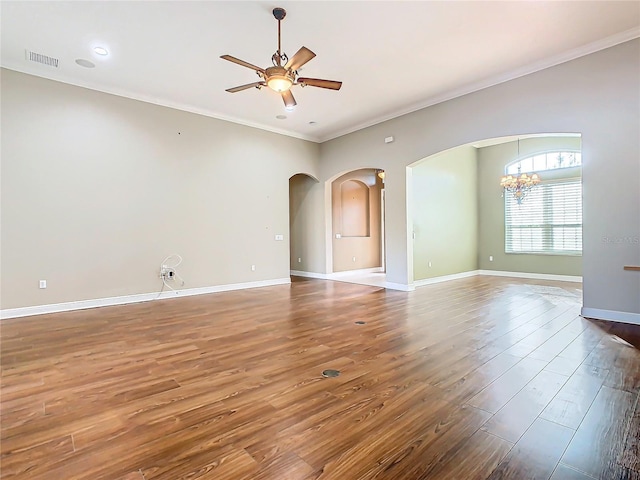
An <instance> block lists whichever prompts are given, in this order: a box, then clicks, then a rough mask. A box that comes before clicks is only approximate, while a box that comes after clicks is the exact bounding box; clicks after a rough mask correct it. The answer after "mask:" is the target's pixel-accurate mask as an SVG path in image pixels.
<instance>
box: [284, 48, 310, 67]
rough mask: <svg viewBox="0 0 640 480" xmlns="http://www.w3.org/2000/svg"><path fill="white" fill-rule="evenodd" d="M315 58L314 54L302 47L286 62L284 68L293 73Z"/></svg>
mask: <svg viewBox="0 0 640 480" xmlns="http://www.w3.org/2000/svg"><path fill="white" fill-rule="evenodd" d="M315 56H316V54H315V53H313V52H312V51H311V50H309V49H308V48H307V47H302V48H300V50H298V51H297V52H296V54H295V55H294V56H293V57H291V60H289V61H288V62H287V64H286V65H285V66H284V68H286V69H287V70H291V71H292V72H295V71H296V70H298V69H299V68H300V67H301V66H303V65H304V64H305V63H307V62H308V61H309V60H311V59H312V58H313V57H315Z"/></svg>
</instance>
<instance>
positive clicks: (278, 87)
mask: <svg viewBox="0 0 640 480" xmlns="http://www.w3.org/2000/svg"><path fill="white" fill-rule="evenodd" d="M267 85H268V86H269V88H270V89H271V90H274V91H276V92H278V93H282V92H286V91H287V90H289V89H290V88H291V85H293V82H292V81H291V79H289V78H287V77H286V76H284V75H282V76H281V75H274V76H273V77H269V80H267Z"/></svg>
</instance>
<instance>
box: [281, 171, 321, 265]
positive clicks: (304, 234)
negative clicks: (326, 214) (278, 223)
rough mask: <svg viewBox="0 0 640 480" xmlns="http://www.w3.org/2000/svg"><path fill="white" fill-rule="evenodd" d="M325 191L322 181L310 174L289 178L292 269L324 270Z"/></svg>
mask: <svg viewBox="0 0 640 480" xmlns="http://www.w3.org/2000/svg"><path fill="white" fill-rule="evenodd" d="M323 193H324V192H323V190H322V188H321V185H320V184H319V183H318V181H317V180H316V179H315V178H311V177H309V176H308V175H302V174H298V175H294V176H293V177H291V179H290V180H289V235H290V256H291V258H290V266H291V270H298V271H303V272H315V273H324V261H323V260H324V245H325V244H324V222H323V216H322V214H321V211H322V208H323V205H324V203H323V202H324V198H323ZM298 259H300V261H298Z"/></svg>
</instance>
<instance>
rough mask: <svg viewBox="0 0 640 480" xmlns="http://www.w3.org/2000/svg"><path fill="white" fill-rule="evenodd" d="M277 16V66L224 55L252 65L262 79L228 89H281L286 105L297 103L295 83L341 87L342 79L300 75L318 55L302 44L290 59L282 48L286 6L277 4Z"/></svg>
mask: <svg viewBox="0 0 640 480" xmlns="http://www.w3.org/2000/svg"><path fill="white" fill-rule="evenodd" d="M272 13H273V17H274V18H275V19H276V20H277V21H278V50H276V53H274V54H273V55H272V56H271V61H272V62H273V66H272V67H269V68H261V67H258V66H256V65H253V64H251V63H249V62H245V61H244V60H240V59H239V58H236V57H232V56H231V55H222V56H221V57H220V58H222V59H224V60H227V61H229V62H232V63H235V64H237V65H242V66H243V67H247V68H250V69H251V70H253V71H254V72H256V74H257V75H258V77H260V80H259V81H258V82H253V83H247V84H246V85H240V86H238V87H233V88H227V92H229V93H236V92H241V91H243V90H247V89H249V88H253V87H255V88H257V89H258V90H260V89H261V88H262V87H269V88H270V89H271V90H273V91H274V92H277V93H279V94H280V96H281V97H282V100H283V101H284V104H285V106H287V107H295V106H296V99H295V98H293V93H291V87H292V86H294V85H300V86H301V87H305V86H310V87H319V88H327V89H329V90H340V87H341V86H342V82H337V81H335V80H322V79H320V78H303V77H298V72H299V70H301V69H302V66H303V65H306V63H307V62H308V61H309V60H311V59H312V58H314V57H315V56H316V54H315V53H313V52H312V51H311V50H309V49H308V48H307V47H302V48H300V50H298V51H297V52H296V54H295V55H294V56H293V57H292V58H291V59H289V57H288V56H287V54H286V53H284V52H283V51H282V41H281V40H282V35H281V25H280V24H281V22H282V20H284V17H285V16H286V15H287V12H286V10H285V9H284V8H280V7H276V8H274V9H273V11H272Z"/></svg>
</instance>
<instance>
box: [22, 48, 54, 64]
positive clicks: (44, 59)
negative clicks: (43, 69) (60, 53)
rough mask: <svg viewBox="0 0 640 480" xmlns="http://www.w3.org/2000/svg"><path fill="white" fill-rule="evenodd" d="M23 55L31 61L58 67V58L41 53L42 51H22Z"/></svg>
mask: <svg viewBox="0 0 640 480" xmlns="http://www.w3.org/2000/svg"><path fill="white" fill-rule="evenodd" d="M24 56H25V58H26V59H27V60H29V61H31V62H36V63H41V64H43V65H49V66H50V67H54V68H58V59H57V58H53V57H49V56H47V55H43V54H42V53H36V52H32V51H30V50H25V51H24Z"/></svg>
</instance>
